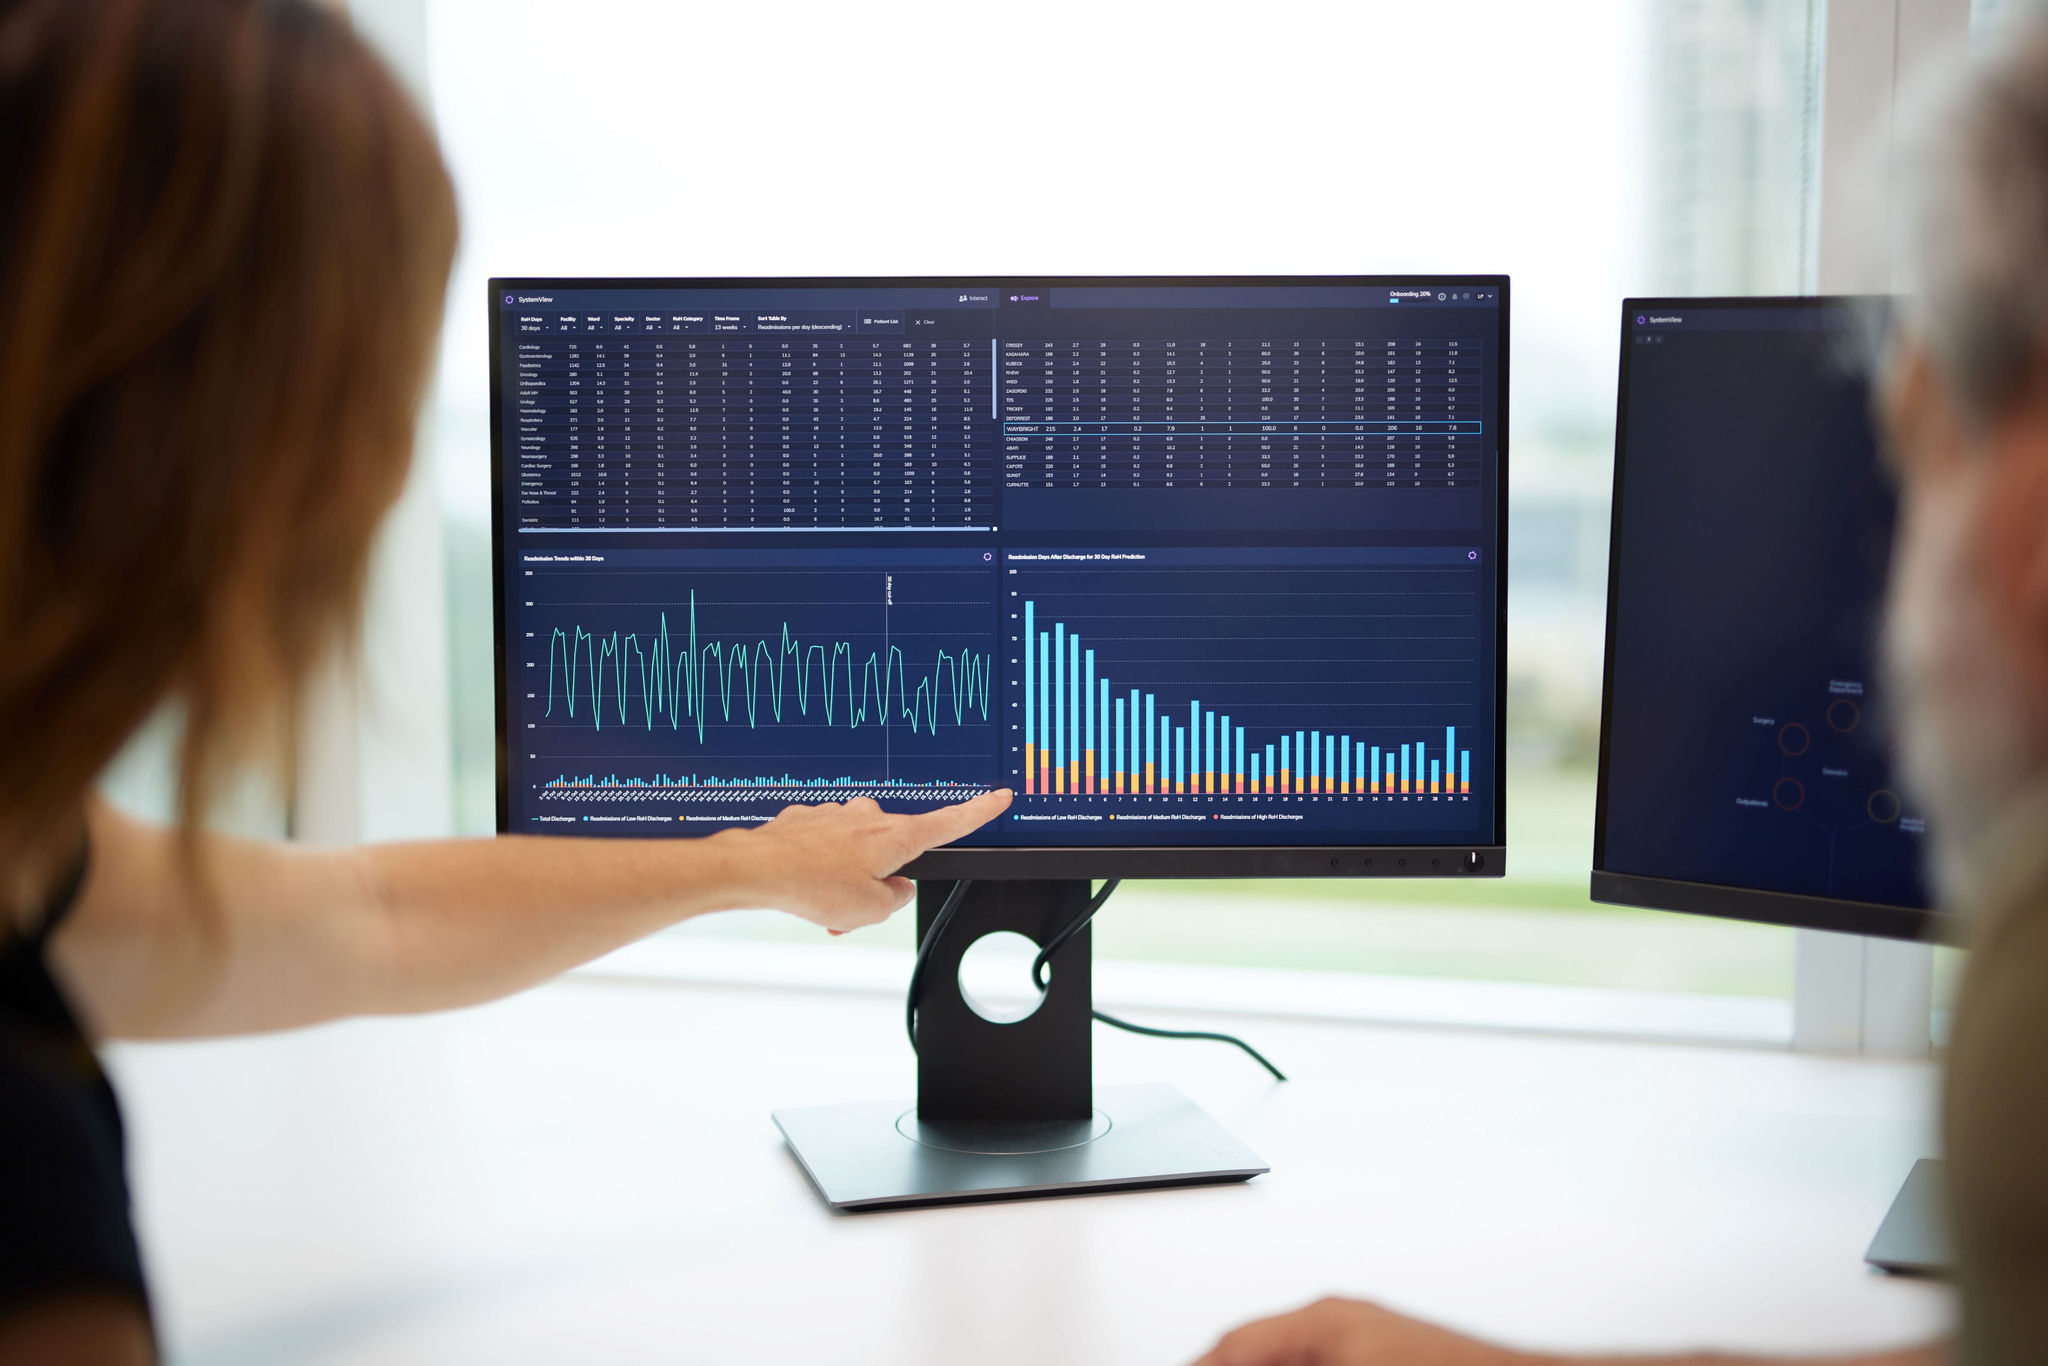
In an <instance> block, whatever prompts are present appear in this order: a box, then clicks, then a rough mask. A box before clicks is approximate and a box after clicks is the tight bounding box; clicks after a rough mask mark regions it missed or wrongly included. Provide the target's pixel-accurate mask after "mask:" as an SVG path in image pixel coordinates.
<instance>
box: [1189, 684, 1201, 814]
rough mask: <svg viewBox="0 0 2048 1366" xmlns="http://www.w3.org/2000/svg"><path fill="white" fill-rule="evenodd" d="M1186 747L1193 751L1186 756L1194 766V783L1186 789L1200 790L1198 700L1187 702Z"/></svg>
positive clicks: (1199, 721)
mask: <svg viewBox="0 0 2048 1366" xmlns="http://www.w3.org/2000/svg"><path fill="white" fill-rule="evenodd" d="M1188 748H1189V749H1190V750H1192V751H1193V753H1191V754H1189V755H1188V758H1189V759H1190V760H1192V761H1193V763H1194V766H1195V773H1194V783H1193V784H1192V785H1191V786H1190V787H1189V789H1188V790H1189V791H1190V792H1200V791H1201V790H1202V774H1201V768H1202V704H1201V703H1200V702H1190V703H1188Z"/></svg>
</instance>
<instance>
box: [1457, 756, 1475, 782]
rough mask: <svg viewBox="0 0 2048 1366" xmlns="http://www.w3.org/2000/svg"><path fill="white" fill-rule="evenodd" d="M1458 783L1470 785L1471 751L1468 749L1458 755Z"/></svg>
mask: <svg viewBox="0 0 2048 1366" xmlns="http://www.w3.org/2000/svg"><path fill="white" fill-rule="evenodd" d="M1458 785H1459V786H1460V787H1470V786H1472V751H1471V750H1469V749H1468V750H1465V751H1463V752H1462V753H1460V754H1459V755H1458Z"/></svg>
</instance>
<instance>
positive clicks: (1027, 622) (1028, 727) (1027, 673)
mask: <svg viewBox="0 0 2048 1366" xmlns="http://www.w3.org/2000/svg"><path fill="white" fill-rule="evenodd" d="M1037 607H1038V604H1037V603H1035V602H1027V603H1025V604H1024V748H1026V749H1028V750H1036V749H1037V720H1038V718H1037V717H1035V716H1033V715H1032V712H1031V704H1032V703H1033V702H1035V701H1036V700H1037V699H1036V698H1035V697H1034V696H1033V695H1032V694H1033V692H1034V691H1035V688H1034V687H1033V685H1034V684H1035V683H1036V682H1037V680H1036V679H1034V678H1033V677H1032V676H1031V666H1032V665H1033V664H1034V663H1035V662H1036V661H1034V660H1033V659H1032V658H1031V627H1032V618H1033V615H1034V613H1035V611H1036V609H1037ZM1031 763H1032V768H1033V769H1034V770H1035V769H1036V768H1037V767H1038V756H1037V755H1036V754H1035V753H1034V754H1033V755H1032V761H1031ZM1032 778H1033V781H1036V779H1037V774H1036V773H1035V772H1034V773H1033V775H1032Z"/></svg>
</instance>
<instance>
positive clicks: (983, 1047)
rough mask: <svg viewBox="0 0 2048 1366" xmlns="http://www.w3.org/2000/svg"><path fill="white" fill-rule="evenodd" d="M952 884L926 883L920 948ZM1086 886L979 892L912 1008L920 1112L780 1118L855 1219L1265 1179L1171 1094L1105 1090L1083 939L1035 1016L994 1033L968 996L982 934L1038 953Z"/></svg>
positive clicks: (1246, 1155) (938, 953)
mask: <svg viewBox="0 0 2048 1366" xmlns="http://www.w3.org/2000/svg"><path fill="white" fill-rule="evenodd" d="M949 890H950V885H949V884H948V883H945V882H926V883H920V884H919V885H918V889H917V933H918V940H919V942H920V943H921V942H923V939H924V936H925V934H926V932H927V931H929V930H930V928H931V923H932V920H933V919H934V918H935V917H936V916H937V914H938V910H939V906H940V904H941V903H942V902H943V901H944V900H945V897H946V893H947V892H948V891H949ZM1088 895H1089V887H1088V883H1087V882H1085V881H1080V880H1074V881H1057V882H976V883H974V884H973V885H972V886H971V887H969V888H968V889H967V893H966V896H965V897H964V899H963V903H962V905H961V906H960V908H959V910H958V913H957V914H956V916H955V918H954V921H953V925H952V928H951V929H950V930H949V931H948V932H947V934H946V937H945V938H944V939H942V940H941V941H940V942H939V943H938V944H937V945H936V946H935V947H934V949H933V951H932V956H931V959H930V962H929V963H928V964H927V966H926V969H925V977H924V983H925V985H924V991H923V996H922V999H921V1000H920V1002H919V1005H918V1025H917V1040H918V1049H917V1100H916V1101H915V1102H914V1103H913V1102H911V1101H874V1102H862V1103H857V1104H852V1105H825V1106H815V1107H811V1108H807V1109H798V1110H777V1111H776V1112H775V1124H776V1127H778V1128H779V1129H781V1130H782V1136H783V1138H784V1139H785V1140H787V1141H788V1143H789V1147H790V1151H791V1152H793V1153H794V1154H795V1155H796V1159H797V1161H798V1162H799V1163H801V1164H802V1165H803V1169H804V1173H805V1174H806V1175H807V1176H809V1177H810V1179H811V1183H812V1184H813V1185H814V1186H816V1187H817V1189H818V1193H819V1194H820V1195H821V1196H823V1197H824V1199H825V1202H826V1203H827V1204H829V1205H831V1206H832V1207H833V1208H834V1209H837V1210H844V1211H849V1212H854V1211H865V1210H879V1209H904V1208H910V1207H915V1206H920V1205H950V1204H959V1203H964V1202H968V1201H979V1200H1012V1199H1021V1198H1026V1197H1031V1196H1041V1195H1073V1194H1081V1193H1087V1192H1094V1191H1107V1190H1132V1189H1142V1188H1148V1187H1158V1186H1194V1185H1209V1184H1215V1183H1220V1182H1228V1181H1246V1180H1249V1179H1250V1178H1252V1177H1254V1176H1258V1175H1260V1174H1261V1173H1263V1172H1265V1171H1267V1170H1269V1168H1268V1167H1267V1166H1266V1164H1265V1163H1264V1162H1262V1161H1260V1160H1259V1157H1258V1155H1257V1154H1256V1153H1253V1152H1252V1151H1250V1150H1249V1149H1247V1148H1245V1147H1244V1146H1243V1145H1242V1144H1240V1143H1239V1142H1238V1141H1237V1140H1236V1139H1234V1138H1232V1137H1231V1136H1230V1134H1229V1133H1228V1132H1227V1131H1225V1129H1224V1128H1223V1126H1222V1125H1220V1124H1218V1123H1217V1122H1216V1121H1215V1120H1213V1119H1211V1118H1209V1116H1208V1115H1206V1114H1204V1113H1203V1112H1202V1111H1201V1110H1200V1109H1199V1108H1197V1107H1196V1106H1195V1105H1194V1103H1193V1102H1191V1101H1189V1100H1188V1099H1187V1098H1186V1097H1185V1096H1183V1095H1181V1094H1180V1092H1178V1091H1176V1090H1174V1089H1173V1088H1172V1087H1170V1086H1112V1087H1103V1088H1102V1089H1101V1090H1097V1089H1096V1088H1095V1086H1094V1078H1093V1072H1092V1067H1093V1063H1092V1052H1091V1048H1090V1041H1091V1035H1090V1027H1091V1023H1092V1014H1091V1012H1092V1006H1093V993H1092V991H1091V989H1090V984H1089V971H1088V969H1089V932H1088V931H1087V930H1086V929H1084V930H1082V931H1081V932H1080V933H1079V934H1077V935H1075V936H1074V937H1073V938H1072V939H1071V940H1069V941H1068V942H1067V944H1066V946H1065V947H1063V948H1062V949H1061V950H1060V952H1059V957H1058V958H1057V959H1056V960H1055V961H1054V962H1053V963H1052V964H1051V981H1050V983H1049V985H1048V986H1047V989H1046V992H1045V995H1044V997H1043V998H1042V999H1041V1000H1040V1002H1039V1003H1038V1006H1037V1008H1036V1009H1035V1010H1033V1011H1031V1013H1030V1014H1028V1015H1025V1016H1024V1017H1023V1018H1021V1019H1016V1020H1013V1021H1011V1022H1009V1023H998V1022H996V1021H995V1020H992V1019H990V1018H988V1017H987V1016H984V1015H983V1014H982V1013H981V1012H980V1011H979V1010H977V1009H976V1007H975V1006H974V1005H973V1004H972V1003H970V1002H969V1001H968V999H967V998H966V996H965V995H964V994H963V993H962V992H961V990H960V959H961V957H962V956H963V955H964V954H965V953H966V951H967V949H968V947H969V946H970V945H971V944H973V943H974V942H975V941H976V940H977V939H979V938H981V937H982V936H983V935H986V934H993V933H995V932H997V931H1001V930H1011V931H1014V932H1016V933H1018V934H1021V935H1023V936H1025V937H1026V938H1027V939H1030V940H1031V941H1032V942H1033V943H1036V944H1040V945H1043V944H1044V943H1045V942H1046V941H1047V940H1049V939H1050V938H1051V937H1052V936H1053V935H1054V934H1055V933H1057V932H1058V931H1059V930H1060V928H1061V927H1063V926H1065V925H1067V924H1069V923H1070V922H1071V921H1072V920H1073V918H1074V917H1075V916H1077V915H1079V914H1081V912H1082V911H1083V910H1084V909H1085V908H1086V907H1087V904H1088Z"/></svg>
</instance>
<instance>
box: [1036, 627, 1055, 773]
mask: <svg viewBox="0 0 2048 1366" xmlns="http://www.w3.org/2000/svg"><path fill="white" fill-rule="evenodd" d="M1051 684H1052V652H1051V650H1050V649H1049V648H1048V642H1047V636H1046V634H1045V632H1043V631H1040V632H1039V633H1038V790H1039V791H1040V792H1050V791H1052V782H1051V777H1052V764H1051V762H1050V761H1051V759H1052V750H1051V749H1050V748H1049V747H1048V742H1049V741H1050V740H1051V739H1052V686H1051Z"/></svg>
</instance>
